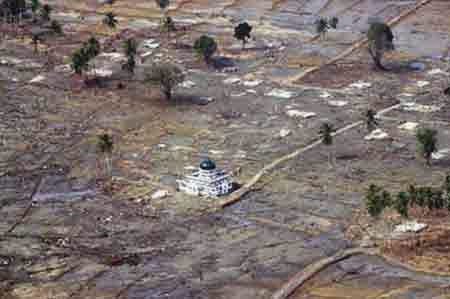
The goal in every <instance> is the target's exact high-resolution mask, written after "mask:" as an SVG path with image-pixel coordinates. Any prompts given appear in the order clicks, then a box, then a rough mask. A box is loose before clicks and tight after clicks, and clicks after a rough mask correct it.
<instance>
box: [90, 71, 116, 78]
mask: <svg viewBox="0 0 450 299" xmlns="http://www.w3.org/2000/svg"><path fill="white" fill-rule="evenodd" d="M112 74H113V71H112V70H110V69H92V70H90V71H89V72H88V75H90V76H96V77H110V76H112Z"/></svg>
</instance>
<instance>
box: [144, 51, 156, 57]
mask: <svg viewBox="0 0 450 299" xmlns="http://www.w3.org/2000/svg"><path fill="white" fill-rule="evenodd" d="M152 54H153V51H147V52H145V53H142V54H141V57H142V58H145V57H147V56H150V55H152Z"/></svg>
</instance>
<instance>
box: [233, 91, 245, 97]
mask: <svg viewBox="0 0 450 299" xmlns="http://www.w3.org/2000/svg"><path fill="white" fill-rule="evenodd" d="M246 94H247V93H246V92H245V91H244V92H240V93H232V94H230V96H232V97H233V98H239V97H242V96H245V95H246Z"/></svg>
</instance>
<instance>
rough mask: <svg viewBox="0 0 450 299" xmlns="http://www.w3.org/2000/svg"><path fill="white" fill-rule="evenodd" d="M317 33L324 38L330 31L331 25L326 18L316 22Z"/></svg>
mask: <svg viewBox="0 0 450 299" xmlns="http://www.w3.org/2000/svg"><path fill="white" fill-rule="evenodd" d="M315 25H316V32H317V34H318V35H319V36H320V37H321V38H324V37H325V35H326V33H327V31H328V29H329V28H330V25H329V24H328V21H327V19H325V18H319V19H318V20H317V21H316V22H315Z"/></svg>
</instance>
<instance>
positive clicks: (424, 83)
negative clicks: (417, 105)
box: [417, 81, 430, 87]
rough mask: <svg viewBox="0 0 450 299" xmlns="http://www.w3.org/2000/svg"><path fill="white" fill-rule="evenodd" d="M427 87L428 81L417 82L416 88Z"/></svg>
mask: <svg viewBox="0 0 450 299" xmlns="http://www.w3.org/2000/svg"><path fill="white" fill-rule="evenodd" d="M428 85H430V82H429V81H417V86H418V87H425V86H428Z"/></svg>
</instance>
